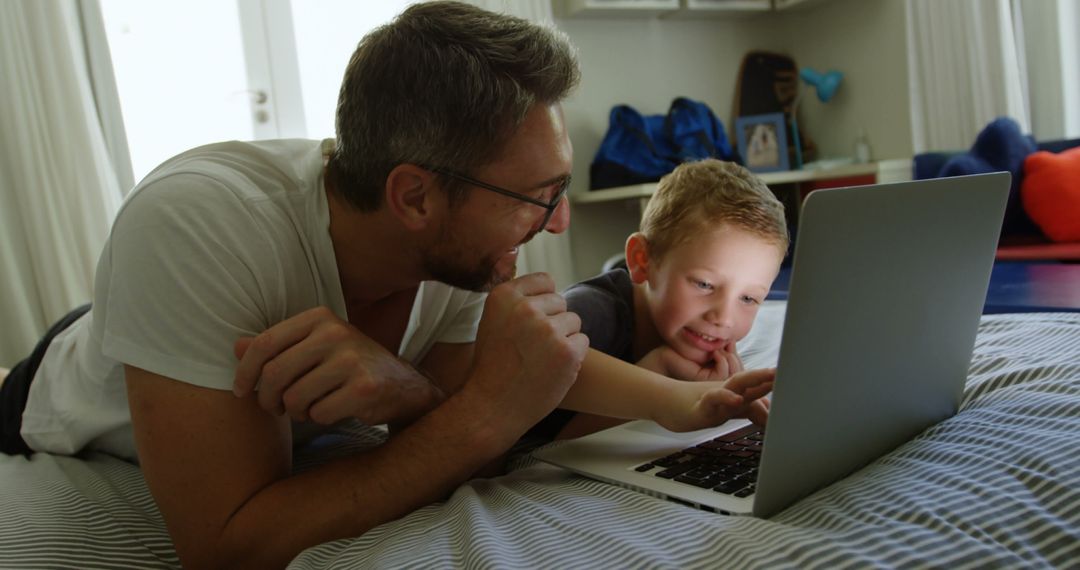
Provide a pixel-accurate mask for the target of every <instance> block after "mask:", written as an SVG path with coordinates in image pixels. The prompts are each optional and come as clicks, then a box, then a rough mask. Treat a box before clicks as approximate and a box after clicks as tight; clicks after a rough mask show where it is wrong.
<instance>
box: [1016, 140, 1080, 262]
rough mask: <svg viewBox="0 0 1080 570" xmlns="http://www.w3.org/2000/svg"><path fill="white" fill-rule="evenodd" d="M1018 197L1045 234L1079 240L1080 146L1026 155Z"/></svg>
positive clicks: (1061, 238)
mask: <svg viewBox="0 0 1080 570" xmlns="http://www.w3.org/2000/svg"><path fill="white" fill-rule="evenodd" d="M1020 199H1021V200H1023V203H1024V210H1025V211H1026V212H1027V214H1028V216H1029V217H1031V219H1032V220H1034V221H1035V223H1036V224H1038V226H1039V229H1041V230H1042V232H1043V233H1044V234H1046V237H1048V238H1050V239H1052V240H1054V241H1058V242H1067V241H1080V147H1075V148H1071V149H1068V150H1066V151H1063V152H1060V153H1057V154H1054V153H1051V152H1046V151H1039V152H1034V153H1031V154H1030V155H1028V157H1027V158H1026V159H1025V160H1024V181H1023V185H1022V186H1021V188H1020Z"/></svg>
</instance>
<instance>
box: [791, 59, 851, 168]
mask: <svg viewBox="0 0 1080 570" xmlns="http://www.w3.org/2000/svg"><path fill="white" fill-rule="evenodd" d="M799 77H801V78H802V80H803V81H805V82H806V84H807V85H809V86H811V87H813V88H814V91H815V93H817V98H818V100H819V101H821V102H822V103H828V102H829V101H830V100H831V99H832V98H833V96H834V95H836V90H837V89H838V88H839V87H840V81H841V80H842V79H843V78H844V74H843V73H841V72H839V71H836V70H835V69H833V70H829V71H827V72H825V73H820V72H818V71H817V70H815V69H812V68H809V67H804V68H802V69H800V70H799ZM801 98H802V92H801V91H800V92H799V93H798V94H797V95H795V103H794V104H792V105H791V137H792V142H793V143H794V144H795V168H796V169H800V168H802V166H803V160H802V140H801V137H800V136H799V120H798V119H797V116H798V114H799V100H800V99H801Z"/></svg>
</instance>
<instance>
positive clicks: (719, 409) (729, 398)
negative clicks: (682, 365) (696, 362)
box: [653, 368, 776, 432]
mask: <svg viewBox="0 0 1080 570" xmlns="http://www.w3.org/2000/svg"><path fill="white" fill-rule="evenodd" d="M775 377H776V369H775V368H764V369H760V370H750V371H748V372H740V373H738V374H735V375H734V376H732V377H731V378H729V379H728V380H726V381H724V382H715V381H706V382H683V383H676V384H677V386H676V390H678V393H676V394H674V395H673V396H674V397H673V398H672V401H671V402H672V404H671V405H670V406H667V407H666V409H663V410H661V412H660V414H659V415H658V416H657V417H654V418H653V420H655V421H656V423H658V424H660V425H662V426H664V427H665V428H667V429H669V430H671V431H676V432H683V431H694V430H699V429H705V428H708V427H713V426H717V425H720V424H722V423H724V422H726V421H728V420H730V419H732V418H736V417H746V418H749V419H750V421H752V422H754V423H756V424H758V425H765V422H766V420H767V419H768V413H769V405H768V403H767V400H765V399H764V398H762V396H764V395H766V394H768V393H769V392H770V391H771V390H772V386H773V379H774V378H775Z"/></svg>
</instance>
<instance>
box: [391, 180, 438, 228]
mask: <svg viewBox="0 0 1080 570" xmlns="http://www.w3.org/2000/svg"><path fill="white" fill-rule="evenodd" d="M384 192H385V194H384V197H385V198H386V206H387V208H389V209H390V211H391V212H392V213H393V214H394V215H395V216H396V217H397V218H398V219H399V220H401V223H402V225H404V226H405V227H406V228H407V229H410V230H422V229H424V228H425V227H427V226H428V225H429V224H430V223H431V222H432V220H434V219H435V217H436V216H437V215H438V211H439V209H440V204H442V203H444V202H445V200H443V201H442V202H440V198H442V197H443V193H442V191H441V190H440V189H439V186H438V183H437V181H436V176H435V174H434V173H433V172H431V171H428V170H426V169H423V168H420V167H419V166H416V165H415V164H399V165H397V166H395V167H394V169H393V170H391V171H390V174H388V175H387V176H386V186H385V188H384Z"/></svg>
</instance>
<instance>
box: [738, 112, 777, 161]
mask: <svg viewBox="0 0 1080 570" xmlns="http://www.w3.org/2000/svg"><path fill="white" fill-rule="evenodd" d="M785 122H786V119H785V118H784V114H783V113H769V114H767V115H747V116H744V117H737V118H736V119H735V141H736V143H737V144H738V146H739V155H741V156H742V159H743V166H746V168H748V169H749V170H750V171H751V172H776V171H780V170H789V169H790V166H789V164H788V144H787V128H786V125H785Z"/></svg>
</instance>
